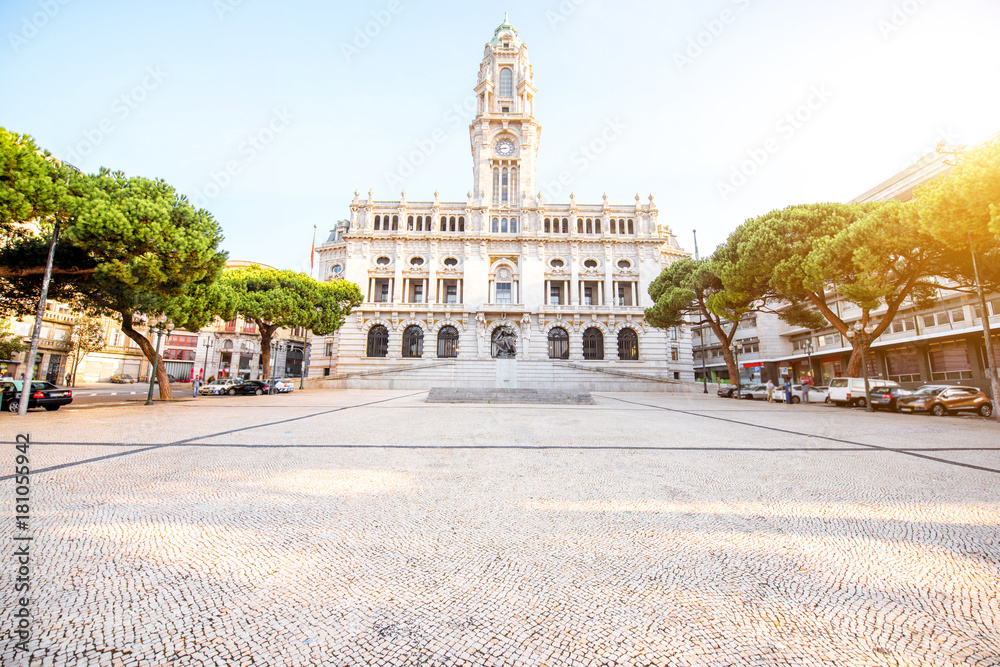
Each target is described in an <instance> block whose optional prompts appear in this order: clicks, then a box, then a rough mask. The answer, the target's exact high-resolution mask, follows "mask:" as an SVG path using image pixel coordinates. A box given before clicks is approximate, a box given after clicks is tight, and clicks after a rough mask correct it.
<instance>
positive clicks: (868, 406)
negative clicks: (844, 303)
mask: <svg viewBox="0 0 1000 667" xmlns="http://www.w3.org/2000/svg"><path fill="white" fill-rule="evenodd" d="M854 332H855V333H854V338H855V339H857V338H860V339H861V377H863V378H864V379H865V410H866V411H867V412H875V409H874V408H872V390H871V386H870V385H869V384H868V354H867V352H866V351H865V343H866V341H867V339H868V334H870V333H871V332H872V328H871V327H870V326H865V325H863V324H861V320H858V321H857V322H855V323H854Z"/></svg>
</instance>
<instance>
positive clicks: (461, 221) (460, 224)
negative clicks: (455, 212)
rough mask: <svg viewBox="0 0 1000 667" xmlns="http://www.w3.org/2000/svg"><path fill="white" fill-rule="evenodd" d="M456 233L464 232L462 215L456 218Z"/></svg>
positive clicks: (463, 217)
mask: <svg viewBox="0 0 1000 667" xmlns="http://www.w3.org/2000/svg"><path fill="white" fill-rule="evenodd" d="M458 231H460V232H464V231H465V216H464V215H460V216H458Z"/></svg>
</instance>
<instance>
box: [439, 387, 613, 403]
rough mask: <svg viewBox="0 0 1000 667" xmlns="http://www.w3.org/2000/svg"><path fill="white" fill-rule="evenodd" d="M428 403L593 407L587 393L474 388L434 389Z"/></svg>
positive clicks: (592, 400)
mask: <svg viewBox="0 0 1000 667" xmlns="http://www.w3.org/2000/svg"><path fill="white" fill-rule="evenodd" d="M427 402H428V403H498V404H510V403H528V404H546V405H553V404H554V405H593V404H594V397H593V396H591V395H590V393H589V392H581V393H566V392H559V391H538V390H537V389H477V388H474V387H463V388H451V387H434V388H433V389H431V390H430V393H429V394H428V395H427Z"/></svg>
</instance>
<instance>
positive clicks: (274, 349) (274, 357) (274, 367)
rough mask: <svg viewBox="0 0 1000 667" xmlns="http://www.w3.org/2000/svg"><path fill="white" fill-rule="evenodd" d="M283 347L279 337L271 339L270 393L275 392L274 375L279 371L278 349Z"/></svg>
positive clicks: (268, 390)
mask: <svg viewBox="0 0 1000 667" xmlns="http://www.w3.org/2000/svg"><path fill="white" fill-rule="evenodd" d="M280 349H281V341H280V340H278V339H275V340H272V341H271V382H270V386H269V387H268V389H267V393H268V394H274V393H275V391H274V377H275V375H277V373H278V350H280Z"/></svg>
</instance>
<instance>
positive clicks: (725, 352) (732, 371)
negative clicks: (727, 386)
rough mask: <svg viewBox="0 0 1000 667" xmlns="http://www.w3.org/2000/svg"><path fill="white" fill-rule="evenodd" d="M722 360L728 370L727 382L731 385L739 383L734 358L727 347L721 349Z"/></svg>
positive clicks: (737, 368)
mask: <svg viewBox="0 0 1000 667" xmlns="http://www.w3.org/2000/svg"><path fill="white" fill-rule="evenodd" d="M722 358H723V359H724V360H725V362H726V368H728V369H729V380H730V382H732V383H733V384H738V383H739V381H740V369H739V367H738V366H737V365H736V358H735V357H734V356H733V353H732V351H730V349H729V346H728V345H724V346H723V347H722Z"/></svg>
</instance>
